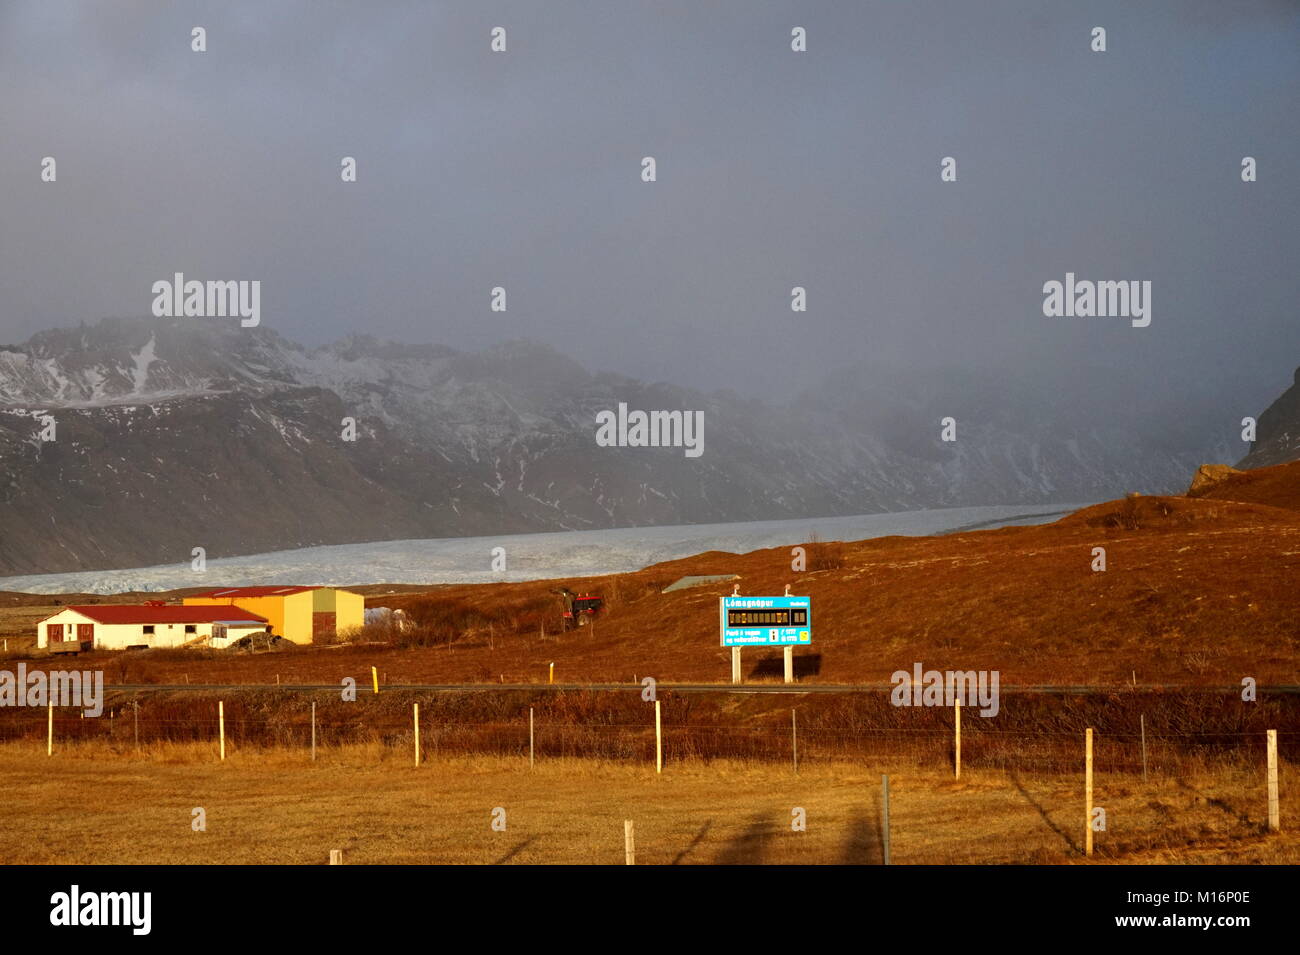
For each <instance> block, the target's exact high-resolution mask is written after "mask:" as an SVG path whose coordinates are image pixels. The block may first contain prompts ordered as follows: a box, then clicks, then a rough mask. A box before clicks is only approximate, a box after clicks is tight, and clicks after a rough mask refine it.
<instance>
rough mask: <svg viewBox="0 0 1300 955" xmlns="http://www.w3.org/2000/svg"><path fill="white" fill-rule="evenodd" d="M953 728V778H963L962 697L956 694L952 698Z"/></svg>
mask: <svg viewBox="0 0 1300 955" xmlns="http://www.w3.org/2000/svg"><path fill="white" fill-rule="evenodd" d="M952 730H953V751H952V752H953V760H952V767H953V778H954V779H961V698H960V697H958V696H956V695H954V696H953V700H952Z"/></svg>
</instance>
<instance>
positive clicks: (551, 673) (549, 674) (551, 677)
mask: <svg viewBox="0 0 1300 955" xmlns="http://www.w3.org/2000/svg"><path fill="white" fill-rule="evenodd" d="M546 682H547V683H554V682H555V661H554V660H552V661H551V667H550V669H549V670H547V671H546Z"/></svg>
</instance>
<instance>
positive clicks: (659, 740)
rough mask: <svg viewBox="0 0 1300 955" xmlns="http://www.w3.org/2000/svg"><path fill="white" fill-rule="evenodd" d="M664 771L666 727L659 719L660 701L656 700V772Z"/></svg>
mask: <svg viewBox="0 0 1300 955" xmlns="http://www.w3.org/2000/svg"><path fill="white" fill-rule="evenodd" d="M663 771H664V728H663V723H662V722H661V721H660V719H659V701H658V700H655V772H656V773H662V772H663Z"/></svg>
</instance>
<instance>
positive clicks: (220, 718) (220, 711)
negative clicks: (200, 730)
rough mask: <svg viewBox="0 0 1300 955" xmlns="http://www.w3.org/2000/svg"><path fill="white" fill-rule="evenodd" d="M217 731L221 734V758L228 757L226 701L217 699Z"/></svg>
mask: <svg viewBox="0 0 1300 955" xmlns="http://www.w3.org/2000/svg"><path fill="white" fill-rule="evenodd" d="M217 732H218V733H219V734H220V736H221V758H222V759H225V758H226V702H225V700H218V701H217Z"/></svg>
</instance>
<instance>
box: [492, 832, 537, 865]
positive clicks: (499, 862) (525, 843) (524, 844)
mask: <svg viewBox="0 0 1300 955" xmlns="http://www.w3.org/2000/svg"><path fill="white" fill-rule="evenodd" d="M536 841H537V837H536V836H534V837H533V838H531V839H525V840H524V841H523V842H521V843H519V845H517V846H515V847H514V848H513V849H511V850H510V851H509V852H507V853H506V854H505V855H503V856H502V857H501V858H500V859H497V861H496V862H493V863H492V864H493V865H505V864H506V863H507V862H509V861H510V860H511V859H513V858H514V857H515V856H517V855H519V853H521V852H523V851H524V850H525V849H527V848H528V847H529V846H530V845H532V844H533V843H534V842H536Z"/></svg>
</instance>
